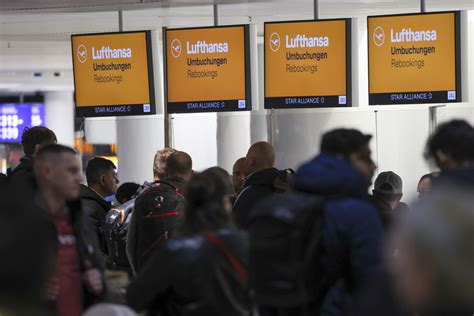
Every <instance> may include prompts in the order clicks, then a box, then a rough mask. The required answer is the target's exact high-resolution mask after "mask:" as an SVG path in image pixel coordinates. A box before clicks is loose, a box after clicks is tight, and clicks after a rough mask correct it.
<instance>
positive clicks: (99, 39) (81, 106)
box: [71, 31, 156, 117]
mask: <svg viewBox="0 0 474 316" xmlns="http://www.w3.org/2000/svg"><path fill="white" fill-rule="evenodd" d="M71 42H72V54H73V66H74V87H75V101H76V116H78V117H84V116H121V115H144V114H155V113H156V109H155V101H154V87H153V64H152V53H151V36H150V32H148V31H139V32H125V33H104V34H86V35H73V36H72V37H71Z"/></svg>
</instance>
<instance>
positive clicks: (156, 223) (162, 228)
mask: <svg viewBox="0 0 474 316" xmlns="http://www.w3.org/2000/svg"><path fill="white" fill-rule="evenodd" d="M183 209H184V197H183V195H182V193H181V192H180V191H179V190H178V189H177V188H176V187H175V186H174V185H172V184H171V183H169V182H166V181H157V182H155V183H153V185H152V186H151V187H150V188H148V189H146V190H145V191H143V192H142V193H141V194H140V195H139V196H138V197H137V199H136V201H135V209H134V212H135V218H136V221H137V237H136V250H135V259H136V263H137V270H140V269H141V268H142V267H143V265H144V264H145V262H146V261H147V260H148V258H149V257H150V255H151V254H152V253H153V250H154V249H155V248H156V247H157V246H158V245H160V244H161V243H162V242H163V241H164V240H166V239H168V238H169V234H170V233H172V232H173V230H174V228H175V226H176V224H177V222H178V220H179V218H180V217H181V215H182V212H183Z"/></svg>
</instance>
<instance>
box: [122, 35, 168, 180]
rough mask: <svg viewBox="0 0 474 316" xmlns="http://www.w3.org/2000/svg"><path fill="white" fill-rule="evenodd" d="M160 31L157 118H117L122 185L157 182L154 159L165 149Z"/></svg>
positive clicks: (155, 44)
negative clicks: (154, 177) (155, 180)
mask: <svg viewBox="0 0 474 316" xmlns="http://www.w3.org/2000/svg"><path fill="white" fill-rule="evenodd" d="M159 34H160V32H159V31H152V33H151V46H152V47H151V49H152V54H153V55H152V56H153V74H154V85H155V102H156V113H158V114H157V115H146V116H131V117H118V118H117V151H118V177H119V180H120V182H121V183H124V182H130V181H132V182H136V183H140V184H141V183H143V181H152V180H153V159H154V157H155V154H156V152H157V151H158V150H160V149H163V147H164V146H165V136H164V130H165V125H164V115H163V77H162V73H163V72H162V69H163V65H162V55H163V54H162V46H161V44H160V41H159Z"/></svg>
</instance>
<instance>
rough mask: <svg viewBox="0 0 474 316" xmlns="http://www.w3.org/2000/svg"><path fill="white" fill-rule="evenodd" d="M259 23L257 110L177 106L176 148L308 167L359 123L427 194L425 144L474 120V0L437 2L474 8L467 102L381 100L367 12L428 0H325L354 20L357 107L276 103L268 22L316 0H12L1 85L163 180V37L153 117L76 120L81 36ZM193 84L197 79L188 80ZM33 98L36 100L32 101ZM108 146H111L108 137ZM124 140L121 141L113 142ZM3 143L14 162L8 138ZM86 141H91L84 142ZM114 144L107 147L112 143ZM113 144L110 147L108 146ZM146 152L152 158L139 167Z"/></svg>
mask: <svg viewBox="0 0 474 316" xmlns="http://www.w3.org/2000/svg"><path fill="white" fill-rule="evenodd" d="M214 4H217V5H218V23H219V25H232V24H253V25H255V26H256V29H257V30H256V32H257V35H256V36H257V47H258V49H257V52H256V53H255V52H254V53H253V55H252V59H253V62H254V63H253V64H252V67H254V68H255V69H253V70H254V74H253V77H252V79H253V80H252V81H253V82H252V85H255V87H253V88H254V91H252V92H253V96H252V97H253V98H254V100H255V102H253V104H252V111H251V112H242V113H228V112H227V113H218V114H215V113H198V114H173V115H171V118H170V120H171V128H170V129H171V131H170V134H171V137H170V142H171V144H172V147H174V148H178V149H180V150H185V151H186V152H188V153H190V154H191V156H192V157H193V159H194V163H195V169H196V170H203V169H205V168H207V167H211V166H214V165H220V166H222V167H223V168H225V169H227V170H229V171H231V170H230V169H231V167H232V164H233V163H234V161H235V160H236V159H237V158H239V157H242V156H244V155H245V154H246V151H247V149H248V147H249V146H250V145H251V144H252V143H254V142H256V141H260V140H268V141H270V142H271V143H272V144H273V145H274V146H275V148H276V152H277V166H278V167H280V168H296V167H298V166H299V165H300V164H301V163H302V162H304V161H306V160H308V159H309V158H311V157H312V156H314V155H315V154H316V153H317V149H318V147H319V138H320V136H321V135H322V134H323V133H324V132H325V131H328V130H329V129H331V128H335V127H349V128H359V129H361V130H363V131H365V132H367V133H370V134H372V135H374V140H373V142H372V143H371V146H372V150H373V152H374V153H375V161H376V163H377V165H378V168H379V170H381V171H383V170H393V171H395V172H397V173H399V174H400V175H401V176H402V178H403V179H404V182H405V184H406V186H405V188H406V193H405V194H406V196H407V197H413V195H414V194H415V193H416V184H417V181H418V178H419V177H420V176H421V175H423V174H425V173H427V172H429V171H434V170H433V169H432V168H433V167H430V166H429V165H428V164H427V163H426V162H425V160H424V158H423V157H422V154H423V150H424V146H423V145H424V142H425V140H426V138H427V137H428V135H429V134H430V131H431V130H433V129H434V127H435V126H436V124H437V123H439V122H443V121H446V120H449V119H451V118H456V117H459V118H465V119H468V120H472V121H473V122H474V117H473V115H474V112H473V106H474V104H473V103H472V94H474V92H471V91H473V90H474V78H473V77H474V70H473V69H474V61H473V60H472V56H473V54H474V39H473V38H474V16H473V11H472V10H473V9H474V8H473V7H474V4H473V2H472V0H458V1H439V0H433V1H427V2H426V10H427V11H428V12H431V11H452V10H461V11H463V12H462V14H463V19H462V20H463V21H462V25H461V28H462V31H463V32H462V35H461V36H462V40H461V41H462V43H461V50H462V52H461V54H462V59H461V69H462V85H463V88H464V89H463V93H462V102H458V103H455V104H448V105H446V104H426V105H389V106H380V107H379V106H369V100H368V62H367V60H368V56H367V53H368V49H367V45H368V43H367V41H368V36H367V16H372V15H389V14H400V13H417V12H420V2H419V1H415V0H403V1H375V0H374V1H333V0H331V1H319V18H320V19H335V18H351V19H353V20H352V23H353V24H352V51H351V54H352V94H353V96H352V98H353V102H352V103H353V106H352V107H348V108H337V109H334V108H322V109H279V110H274V111H271V110H265V109H264V104H263V103H264V97H265V96H264V94H265V93H264V69H263V67H264V62H263V60H264V56H263V51H264V49H263V44H264V43H263V42H264V39H263V35H264V34H263V33H264V29H263V23H264V22H272V21H292V20H310V19H314V2H313V1H311V0H308V1H303V0H291V1H166V2H163V3H162V2H155V1H137V3H135V2H134V1H79V2H78V1H46V2H44V1H5V0H4V1H2V4H1V17H2V21H1V28H0V34H1V44H2V45H1V51H0V56H1V59H0V71H1V74H2V75H1V76H0V91H1V95H2V97H5V98H6V99H5V100H6V101H7V102H2V103H10V102H8V98H9V97H12V98H13V99H14V100H17V101H16V102H14V103H19V100H20V98H24V99H23V101H25V100H28V96H40V99H39V102H40V103H42V104H44V107H45V110H44V111H45V112H44V115H45V116H44V124H45V125H46V126H48V127H50V128H52V129H53V130H54V131H55V132H56V133H57V135H58V138H59V140H60V142H61V143H64V144H68V145H75V144H83V143H84V142H86V143H87V144H89V145H88V146H86V147H84V149H86V152H91V150H92V148H91V146H90V145H92V146H95V145H97V146H98V147H100V149H99V150H100V151H99V154H102V155H106V156H116V157H117V159H118V166H119V170H120V171H119V178H120V180H121V181H136V182H143V181H144V180H146V179H149V178H150V177H151V174H150V172H151V171H150V168H149V166H150V165H151V164H152V159H153V153H154V151H156V150H157V148H162V147H163V146H164V142H165V127H164V125H165V121H164V119H165V118H164V114H163V113H164V94H163V92H162V91H163V89H164V80H163V67H162V62H163V59H162V56H163V54H162V52H163V50H162V42H161V41H160V40H161V38H162V37H161V35H160V34H158V35H157V36H158V37H159V38H158V40H157V46H156V47H155V48H154V53H155V54H157V55H158V56H157V60H158V65H155V68H158V69H156V73H157V76H155V88H156V89H157V91H160V92H159V93H157V94H156V98H157V101H156V104H157V107H158V111H157V113H158V114H157V115H153V116H143V117H106V118H87V119H85V120H82V119H80V118H75V114H74V113H75V111H74V97H73V93H74V79H73V69H72V68H73V66H72V52H71V35H72V34H82V33H101V32H117V31H119V13H118V11H119V10H122V12H123V13H122V14H123V30H124V31H135V30H157V31H158V33H161V30H162V28H163V27H168V28H183V27H197V26H212V25H214V8H213V5H214ZM182 88H183V89H185V87H182ZM25 103H27V102H25ZM104 145H105V146H104ZM110 145H113V148H112V149H109V148H107V147H110ZM7 146H8V145H5V146H2V148H3V149H4V150H3V151H2V152H3V154H2V157H3V159H4V160H3V169H4V170H3V171H5V170H6V167H7V166H6V165H7V163H6V160H5V159H6V153H5V152H6V147H7ZM81 146H82V145H81ZM104 147H105V148H104ZM102 151H103V152H102ZM136 156H139V157H140V161H141V163H140V164H138V165H137V164H136V162H135V158H136Z"/></svg>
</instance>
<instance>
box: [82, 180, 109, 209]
mask: <svg viewBox="0 0 474 316" xmlns="http://www.w3.org/2000/svg"><path fill="white" fill-rule="evenodd" d="M79 198H80V199H81V200H82V199H84V200H92V201H95V202H97V203H98V204H100V206H102V208H104V209H107V210H108V209H109V208H110V203H109V202H107V201H106V200H104V199H103V198H102V197H101V196H100V195H99V194H97V193H96V192H95V191H94V190H92V189H91V188H89V187H87V186H85V185H83V184H81V191H80V193H79Z"/></svg>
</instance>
